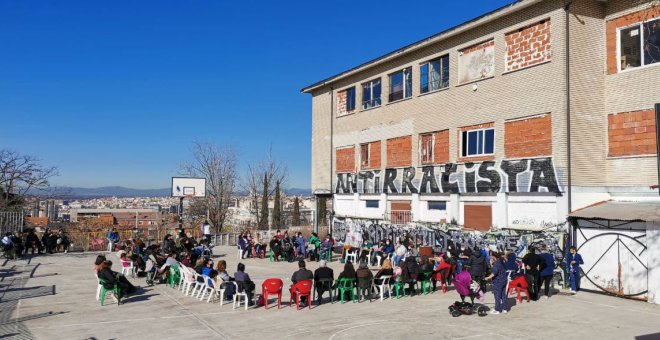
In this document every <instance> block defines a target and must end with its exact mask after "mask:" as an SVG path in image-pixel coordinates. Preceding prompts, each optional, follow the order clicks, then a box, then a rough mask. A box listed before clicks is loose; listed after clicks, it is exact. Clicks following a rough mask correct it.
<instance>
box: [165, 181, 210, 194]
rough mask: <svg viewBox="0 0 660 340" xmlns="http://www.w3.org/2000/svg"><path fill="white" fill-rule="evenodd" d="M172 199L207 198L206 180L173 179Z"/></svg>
mask: <svg viewBox="0 0 660 340" xmlns="http://www.w3.org/2000/svg"><path fill="white" fill-rule="evenodd" d="M172 197H206V178H194V177H172Z"/></svg>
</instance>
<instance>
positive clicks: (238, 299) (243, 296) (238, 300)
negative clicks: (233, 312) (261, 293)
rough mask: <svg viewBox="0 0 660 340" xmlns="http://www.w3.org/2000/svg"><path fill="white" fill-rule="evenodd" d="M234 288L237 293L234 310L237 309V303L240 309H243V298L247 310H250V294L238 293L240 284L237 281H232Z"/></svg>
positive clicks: (235, 294)
mask: <svg viewBox="0 0 660 340" xmlns="http://www.w3.org/2000/svg"><path fill="white" fill-rule="evenodd" d="M232 283H233V284H234V286H236V292H235V293H234V303H233V309H236V303H238V308H241V298H243V302H244V303H245V310H247V309H248V299H249V297H248V294H247V292H246V291H243V292H239V291H238V283H237V282H236V281H232Z"/></svg>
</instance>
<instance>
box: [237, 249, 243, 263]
mask: <svg viewBox="0 0 660 340" xmlns="http://www.w3.org/2000/svg"><path fill="white" fill-rule="evenodd" d="M236 247H238V259H239V260H242V259H243V249H241V247H239V246H236Z"/></svg>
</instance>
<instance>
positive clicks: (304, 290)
mask: <svg viewBox="0 0 660 340" xmlns="http://www.w3.org/2000/svg"><path fill="white" fill-rule="evenodd" d="M312 286H313V283H312V280H303V281H300V282H298V283H296V284H294V285H293V286H291V288H290V289H289V293H291V300H290V301H289V306H291V305H293V301H294V300H295V301H296V310H300V298H301V297H303V296H306V297H307V307H308V308H309V309H312Z"/></svg>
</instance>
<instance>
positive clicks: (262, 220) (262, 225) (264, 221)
mask: <svg viewBox="0 0 660 340" xmlns="http://www.w3.org/2000/svg"><path fill="white" fill-rule="evenodd" d="M268 186H269V185H268V174H264V189H263V192H262V193H261V216H260V217H259V229H261V230H266V229H268Z"/></svg>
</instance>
